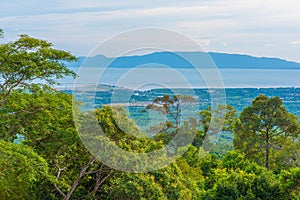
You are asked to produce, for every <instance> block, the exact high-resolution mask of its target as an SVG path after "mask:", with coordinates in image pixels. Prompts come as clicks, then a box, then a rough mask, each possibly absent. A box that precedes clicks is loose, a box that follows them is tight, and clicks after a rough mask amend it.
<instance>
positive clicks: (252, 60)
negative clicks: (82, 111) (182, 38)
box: [67, 52, 300, 69]
mask: <svg viewBox="0 0 300 200" xmlns="http://www.w3.org/2000/svg"><path fill="white" fill-rule="evenodd" d="M208 55H209V56H208ZM211 60H213V61H214V63H215V65H216V66H217V67H218V68H223V69H224V68H225V69H226V68H235V69H300V63H296V62H291V61H287V60H283V59H280V58H265V57H253V56H249V55H240V54H227V53H213V52H210V53H204V52H176V53H173V52H155V53H151V54H146V55H139V56H124V57H118V58H108V57H105V56H103V55H97V56H94V57H79V60H78V62H76V63H67V66H68V67H80V66H81V65H82V64H83V66H86V67H105V66H107V65H108V64H109V67H113V68H134V67H137V66H143V67H161V65H165V66H168V67H172V68H193V66H200V67H203V68H211V67H213V66H214V64H212V62H211Z"/></svg>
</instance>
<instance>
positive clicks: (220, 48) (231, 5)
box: [0, 0, 300, 62]
mask: <svg viewBox="0 0 300 200" xmlns="http://www.w3.org/2000/svg"><path fill="white" fill-rule="evenodd" d="M125 2H126V3H125ZM0 27H1V28H2V29H4V31H5V35H6V36H5V38H4V39H1V40H2V41H0V42H6V41H10V40H13V39H16V38H17V35H19V34H21V33H26V34H29V35H30V36H33V37H37V38H42V39H47V40H48V41H50V42H52V43H53V44H54V45H55V47H56V48H60V49H64V50H69V51H71V52H72V53H74V54H76V55H78V56H79V55H88V54H89V52H90V51H91V50H92V49H93V48H94V47H95V46H96V45H98V44H99V43H101V42H102V41H104V40H105V39H107V38H109V37H111V36H112V35H116V34H118V33H120V32H123V31H126V30H130V29H135V28H141V27H158V28H167V29H172V30H174V31H178V32H180V33H182V34H185V35H187V36H189V37H191V38H192V39H194V40H195V41H197V42H198V43H199V44H201V45H202V46H203V47H204V49H205V50H207V51H215V52H229V53H242V54H250V55H254V56H264V57H280V58H284V59H287V60H292V61H298V62H300V1H299V0H285V1H282V0H280V1H279V0H266V1H261V0H252V1H248V0H247V1H246V0H239V1H238V0H198V1H196V0H185V1H182V0H168V1H164V0H152V1H141V0H127V1H124V0H111V1H107V0H106V1H104V0H26V1H24V0H8V1H1V6H0Z"/></svg>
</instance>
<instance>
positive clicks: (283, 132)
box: [234, 95, 299, 169]
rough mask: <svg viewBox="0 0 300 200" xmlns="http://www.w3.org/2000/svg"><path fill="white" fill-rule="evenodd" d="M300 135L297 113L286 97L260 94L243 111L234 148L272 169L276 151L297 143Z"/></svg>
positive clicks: (237, 126) (236, 128) (237, 127)
mask: <svg viewBox="0 0 300 200" xmlns="http://www.w3.org/2000/svg"><path fill="white" fill-rule="evenodd" d="M298 136H299V123H298V121H297V117H296V116H295V115H293V114H290V113H289V112H288V111H287V110H286V108H285V107H284V106H283V105H282V100H281V99H280V98H279V97H271V98H268V97H266V96H265V95H260V96H258V97H256V98H255V99H254V101H253V102H252V105H250V106H249V107H247V108H245V109H244V110H243V111H242V112H241V114H240V117H239V121H238V123H237V124H236V127H235V138H234V148H235V149H237V150H241V151H242V152H244V153H245V156H246V158H249V159H251V160H254V161H256V162H258V163H260V164H263V163H264V165H265V167H266V168H267V169H269V167H270V160H272V159H271V157H273V158H274V154H275V152H278V151H281V150H282V149H284V148H283V147H284V146H285V145H289V144H291V143H293V142H294V141H295V139H296V138H297V137H298ZM262 157H264V160H262V159H261V158H262Z"/></svg>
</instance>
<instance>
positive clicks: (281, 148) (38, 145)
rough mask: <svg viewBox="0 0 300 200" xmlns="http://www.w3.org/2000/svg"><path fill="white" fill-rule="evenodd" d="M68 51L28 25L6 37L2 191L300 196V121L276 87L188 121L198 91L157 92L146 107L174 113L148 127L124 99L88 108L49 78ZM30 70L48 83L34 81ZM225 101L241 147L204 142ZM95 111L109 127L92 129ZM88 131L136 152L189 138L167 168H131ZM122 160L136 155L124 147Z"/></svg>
mask: <svg viewBox="0 0 300 200" xmlns="http://www.w3.org/2000/svg"><path fill="white" fill-rule="evenodd" d="M65 60H67V61H73V60H75V58H74V57H73V56H72V55H71V54H69V53H67V52H63V51H59V50H55V49H53V48H52V47H51V44H49V43H48V42H46V41H42V40H38V39H34V38H30V37H29V36H25V35H23V36H21V37H20V39H19V40H17V41H16V42H11V43H8V44H3V45H1V46H0V74H1V76H2V79H0V86H1V91H0V94H1V95H0V138H1V140H0V169H1V170H0V199H4V200H6V199H65V200H67V199H172V200H173V199H174V200H175V199H253V200H254V199H299V198H300V193H299V191H300V160H299V159H300V143H299V122H298V119H297V118H296V117H295V116H294V115H292V114H290V113H289V112H287V111H286V109H285V108H284V107H283V106H282V102H281V100H280V99H279V98H278V97H271V98H268V97H266V96H263V95H261V96H258V97H257V98H256V99H255V100H254V101H253V103H252V105H250V106H249V107H247V108H246V109H245V110H244V111H243V112H242V113H241V114H240V115H239V116H238V114H237V112H236V111H235V110H234V108H233V107H231V106H226V107H225V106H221V107H220V108H218V109H216V110H212V109H211V108H207V109H205V110H202V111H201V112H200V113H199V115H198V117H199V118H195V117H193V118H190V119H188V120H183V121H180V117H179V116H180V114H181V106H182V105H183V104H184V103H190V102H192V101H193V99H192V98H190V97H184V96H179V95H178V96H164V97H159V98H157V99H156V100H155V102H154V104H152V105H150V106H149V107H148V108H149V109H151V108H155V109H156V110H161V111H162V112H164V113H166V114H169V115H171V116H173V120H170V121H167V122H166V124H164V125H163V127H164V128H163V129H161V131H159V132H157V134H156V135H154V136H153V137H149V136H147V135H146V134H145V133H143V131H141V130H140V129H139V128H138V127H136V126H135V124H134V121H133V120H131V119H129V118H128V115H127V113H126V110H125V109H123V108H122V107H109V106H104V107H102V108H101V109H96V110H91V111H89V112H85V113H84V112H82V111H80V110H79V109H78V108H76V106H72V95H68V94H65V93H63V92H59V91H56V90H55V89H53V88H51V87H50V85H51V84H53V83H54V82H55V80H56V79H57V78H61V77H64V76H67V75H74V74H73V72H71V71H69V70H68V69H66V68H65V66H64V64H63V61H65ZM33 79H41V80H44V81H46V82H48V85H45V84H39V85H36V84H31V82H30V81H31V80H33ZM49 84H50V85H49ZM224 109H225V110H226V114H225V117H224V118H223V120H222V121H224V124H223V126H222V127H223V128H222V127H221V128H222V131H223V133H222V136H221V137H224V135H225V136H228V135H232V134H234V149H235V150H231V148H230V144H222V145H223V146H222V145H217V146H219V148H214V149H213V151H212V152H211V153H210V154H206V153H205V152H204V150H203V144H204V143H206V144H207V142H208V141H209V137H208V136H207V131H208V127H209V125H210V121H211V118H212V116H213V115H220V110H224ZM73 113H76V117H75V118H73ZM74 120H75V121H76V123H77V124H79V126H78V127H76V126H75V124H74ZM93 120H95V121H96V123H97V125H100V126H101V128H102V130H103V132H104V134H105V136H106V137H104V136H103V135H102V136H101V135H98V134H97V133H96V132H95V130H94V129H93V126H94V125H95V124H94V121H93ZM78 130H79V131H81V133H82V134H81V135H79V134H78V132H77V131H78ZM128 133H130V134H128ZM177 133H182V134H183V135H182V136H183V137H182V138H181V140H176V142H175V144H173V143H172V145H168V144H169V143H170V141H172V138H173V137H174V136H175V135H176V134H177ZM17 134H21V135H23V136H24V138H25V139H24V140H23V141H22V142H21V143H20V144H14V143H13V141H14V140H15V139H16V137H17ZM191 136H194V140H193V141H192V142H191V144H189V145H187V146H185V142H186V141H183V140H185V139H187V137H191ZM207 138H208V139H207ZM81 139H88V140H90V143H89V145H90V146H91V147H93V146H95V144H98V143H100V144H102V143H103V144H105V142H107V141H111V142H112V143H114V144H115V145H116V146H118V147H119V148H121V149H123V150H126V151H127V152H133V153H147V152H152V151H154V150H158V149H163V148H166V149H167V152H168V153H170V152H171V149H172V147H183V146H185V147H186V148H185V149H186V151H185V152H184V153H183V155H182V156H181V157H180V158H178V159H177V160H176V161H175V162H173V163H172V164H170V165H168V166H166V167H164V168H161V169H158V170H155V171H150V172H144V173H128V172H122V171H118V170H115V169H112V168H111V167H110V166H109V165H105V164H104V163H101V162H100V161H99V160H97V159H96V157H101V156H102V157H103V156H104V154H106V153H107V152H104V151H105V146H104V149H102V151H100V152H97V155H92V154H90V152H88V151H87V149H86V148H85V146H84V145H83V143H82V140H81ZM221 141H222V140H221ZM168 148H169V149H168ZM95 150H96V151H97V149H95ZM179 150H180V148H178V149H177V150H174V151H179ZM181 150H182V149H181ZM108 155H110V154H108ZM120 156H122V155H120ZM113 162H118V160H113ZM122 162H124V163H123V164H127V162H128V163H130V160H129V159H128V158H127V157H126V156H125V155H124V157H123V160H122ZM153 162H160V160H154V161H153ZM134 167H136V166H135V165H132V168H134ZM133 171H134V170H133Z"/></svg>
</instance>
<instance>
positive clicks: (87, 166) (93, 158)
mask: <svg viewBox="0 0 300 200" xmlns="http://www.w3.org/2000/svg"><path fill="white" fill-rule="evenodd" d="M95 160H96V156H93V157H92V158H91V160H89V162H88V163H87V164H86V165H85V166H84V167H83V168H82V169H81V171H80V173H79V175H78V177H77V179H76V180H75V182H74V183H73V185H72V186H71V188H70V190H69V191H68V193H67V194H66V196H65V197H64V200H69V199H70V198H71V196H72V194H73V192H74V191H75V189H76V188H77V186H78V184H79V182H80V180H81V179H82V177H84V176H85V175H86V171H87V170H88V168H89V167H90V165H91V164H92V163H93V162H94V161H95Z"/></svg>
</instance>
